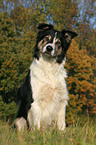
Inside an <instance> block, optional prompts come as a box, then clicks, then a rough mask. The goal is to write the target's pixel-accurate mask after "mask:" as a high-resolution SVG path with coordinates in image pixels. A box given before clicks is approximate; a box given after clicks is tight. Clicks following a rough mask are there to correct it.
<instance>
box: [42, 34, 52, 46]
mask: <svg viewBox="0 0 96 145" xmlns="http://www.w3.org/2000/svg"><path fill="white" fill-rule="evenodd" d="M50 40H51V36H50V35H48V36H46V37H45V38H44V39H43V41H42V44H44V43H47V42H48V41H50Z"/></svg>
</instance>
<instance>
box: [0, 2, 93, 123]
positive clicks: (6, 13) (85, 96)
mask: <svg viewBox="0 0 96 145" xmlns="http://www.w3.org/2000/svg"><path fill="white" fill-rule="evenodd" d="M42 22H44V23H51V24H53V25H54V27H55V28H56V29H58V30H62V29H68V30H72V31H75V32H76V33H78V37H77V38H75V39H74V40H72V44H71V46H70V48H69V50H68V52H67V61H66V65H65V68H66V70H67V73H68V78H67V79H66V81H67V85H68V91H69V97H70V100H69V105H68V107H67V115H66V122H67V124H71V123H73V122H76V121H77V120H78V118H79V120H80V121H81V124H82V121H83V120H84V118H86V117H87V116H90V118H91V119H93V118H94V116H95V115H96V48H95V47H96V1H95V0H60V1H58V0H1V1H0V119H1V120H4V121H8V120H10V119H12V118H14V115H15V114H16V95H17V91H18V88H19V87H20V86H21V84H22V83H23V81H24V78H25V76H26V75H27V72H28V69H29V67H30V64H31V62H32V59H33V57H32V55H33V49H34V46H35V41H36V36H37V32H38V30H37V26H38V25H39V24H40V23H42ZM82 118H83V120H82Z"/></svg>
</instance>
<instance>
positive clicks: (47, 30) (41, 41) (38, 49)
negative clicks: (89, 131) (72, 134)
mask: <svg viewBox="0 0 96 145" xmlns="http://www.w3.org/2000/svg"><path fill="white" fill-rule="evenodd" d="M38 29H39V32H38V36H37V41H36V46H35V48H34V59H33V62H32V64H31V66H30V69H29V72H28V75H27V77H26V78H25V81H24V83H23V85H22V86H21V87H20V89H19V91H18V95H17V110H18V114H17V119H16V120H15V125H16V126H17V127H18V130H19V131H20V130H21V129H23V128H24V127H25V126H27V124H29V127H30V128H34V127H35V126H37V128H38V129H40V127H46V126H49V125H51V123H52V122H56V124H57V126H58V128H59V130H64V129H65V111H66V105H67V100H68V99H69V97H68V92H67V86H66V82H65V78H66V77H67V74H66V71H65V69H64V64H65V60H66V52H67V50H68V47H69V45H70V43H71V40H72V39H73V38H74V37H75V36H77V34H76V33H75V32H72V31H67V30H65V29H64V30H62V31H61V32H60V31H57V30H55V29H54V28H53V26H52V25H50V24H40V25H39V27H38Z"/></svg>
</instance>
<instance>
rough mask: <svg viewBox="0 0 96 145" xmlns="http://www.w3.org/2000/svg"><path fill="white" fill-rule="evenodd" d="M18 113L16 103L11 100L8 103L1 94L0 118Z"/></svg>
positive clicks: (6, 117) (4, 118)
mask: <svg viewBox="0 0 96 145" xmlns="http://www.w3.org/2000/svg"><path fill="white" fill-rule="evenodd" d="M15 114H16V104H15V103H14V102H11V103H9V104H6V103H4V102H3V100H2V96H0V119H2V120H5V121H6V119H8V118H9V117H12V116H14V115H15Z"/></svg>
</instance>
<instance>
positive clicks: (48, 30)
mask: <svg viewBox="0 0 96 145" xmlns="http://www.w3.org/2000/svg"><path fill="white" fill-rule="evenodd" d="M38 29H39V32H38V36H37V41H36V46H35V49H34V57H35V58H37V59H38V60H39V57H40V56H41V55H42V56H46V57H48V58H50V59H51V58H55V59H56V61H57V63H61V62H62V61H63V60H64V57H65V55H66V52H67V50H68V47H69V45H70V43H71V40H72V39H73V38H74V37H75V36H77V34H76V33H75V32H72V31H68V30H65V29H63V30H62V31H61V32H60V31H57V30H55V29H54V28H53V26H52V25H50V24H44V23H43V24H40V25H39V26H38Z"/></svg>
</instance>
